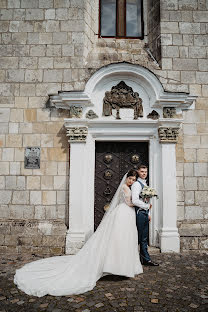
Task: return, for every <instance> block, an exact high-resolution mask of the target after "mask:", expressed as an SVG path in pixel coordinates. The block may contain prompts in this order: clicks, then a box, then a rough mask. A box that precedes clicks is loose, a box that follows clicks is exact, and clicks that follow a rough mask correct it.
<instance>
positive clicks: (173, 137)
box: [158, 127, 179, 143]
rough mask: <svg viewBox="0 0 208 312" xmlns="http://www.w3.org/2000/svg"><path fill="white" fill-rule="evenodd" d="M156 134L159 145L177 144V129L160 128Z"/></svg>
mask: <svg viewBox="0 0 208 312" xmlns="http://www.w3.org/2000/svg"><path fill="white" fill-rule="evenodd" d="M158 134H159V138H160V142H161V143H177V139H178V134H179V128H167V127H160V128H159V129H158Z"/></svg>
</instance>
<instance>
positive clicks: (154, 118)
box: [147, 110, 160, 120]
mask: <svg viewBox="0 0 208 312" xmlns="http://www.w3.org/2000/svg"><path fill="white" fill-rule="evenodd" d="M147 118H150V119H153V120H156V119H158V118H160V115H159V114H158V112H156V111H155V110H153V111H152V112H151V113H149V114H148V115H147Z"/></svg>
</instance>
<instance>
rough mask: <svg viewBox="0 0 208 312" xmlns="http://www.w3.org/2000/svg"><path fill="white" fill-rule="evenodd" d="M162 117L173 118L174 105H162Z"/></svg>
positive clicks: (174, 115) (174, 113) (174, 114)
mask: <svg viewBox="0 0 208 312" xmlns="http://www.w3.org/2000/svg"><path fill="white" fill-rule="evenodd" d="M163 117H164V118H175V117H176V108H175V107H163Z"/></svg>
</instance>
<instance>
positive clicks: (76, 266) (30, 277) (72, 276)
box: [14, 165, 158, 297]
mask: <svg viewBox="0 0 208 312" xmlns="http://www.w3.org/2000/svg"><path fill="white" fill-rule="evenodd" d="M146 177H147V167H146V166H144V165H141V166H140V167H139V168H138V170H130V171H129V172H127V173H126V174H125V175H124V177H123V179H122V181H121V183H120V185H119V187H118V189H117V191H116V193H115V195H114V197H113V199H112V201H111V203H110V207H109V209H108V210H107V212H106V213H105V215H104V217H103V219H102V221H101V223H100V225H99V226H98V228H97V230H96V231H95V232H94V234H93V235H92V236H91V237H90V238H89V240H88V241H87V242H86V243H85V245H84V246H83V247H82V249H81V250H80V251H79V252H78V253H77V254H76V255H75V256H70V255H67V256H55V257H50V258H45V259H40V260H36V261H33V262H31V263H27V264H26V265H24V266H23V267H22V268H20V269H18V270H16V274H15V276H14V283H15V284H16V285H17V286H18V288H20V289H21V290H22V291H24V292H25V293H27V294H28V295H33V296H38V297H42V296H44V295H47V294H49V295H53V296H65V295H74V294H80V293H84V292H86V291H89V290H91V289H93V288H94V287H95V285H96V282H97V280H99V279H100V278H101V277H102V276H105V275H108V274H114V275H122V276H127V277H134V276H135V275H137V274H140V273H142V272H143V268H142V264H144V265H151V266H157V265H158V264H157V263H154V262H153V261H152V260H151V259H150V256H149V253H148V248H147V243H148V232H149V231H148V227H149V214H148V212H149V209H151V204H150V203H149V198H147V197H148V196H147V197H145V196H143V190H144V189H145V188H146ZM78 196H79V195H78ZM153 196H154V195H153ZM135 212H136V214H135ZM135 215H136V217H135ZM137 229H138V231H137ZM138 244H139V245H140V253H139V251H138ZM140 259H141V261H140Z"/></svg>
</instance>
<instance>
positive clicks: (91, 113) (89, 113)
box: [85, 109, 98, 119]
mask: <svg viewBox="0 0 208 312" xmlns="http://www.w3.org/2000/svg"><path fill="white" fill-rule="evenodd" d="M85 117H86V118H88V119H95V118H98V115H97V114H96V113H95V112H94V111H93V110H92V109H90V110H89V111H88V112H87V113H86V115H85Z"/></svg>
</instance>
